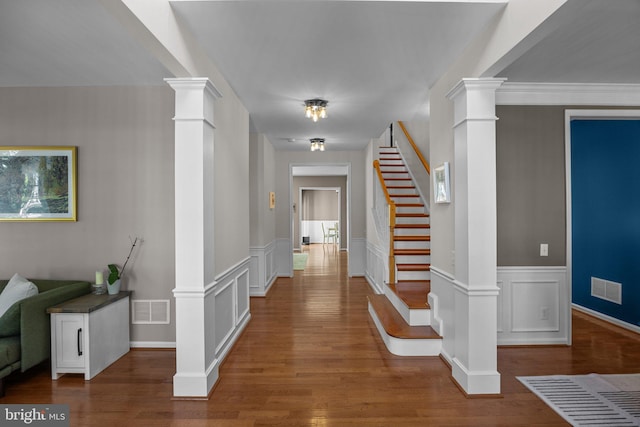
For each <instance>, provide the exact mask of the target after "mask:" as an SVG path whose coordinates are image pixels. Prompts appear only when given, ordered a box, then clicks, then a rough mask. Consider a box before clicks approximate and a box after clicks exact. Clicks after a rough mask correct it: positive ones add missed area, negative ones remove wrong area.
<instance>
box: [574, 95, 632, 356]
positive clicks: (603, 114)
mask: <svg viewBox="0 0 640 427" xmlns="http://www.w3.org/2000/svg"><path fill="white" fill-rule="evenodd" d="M635 91H636V92H640V85H638V86H636V88H635ZM636 105H640V102H637V103H636ZM594 118H598V119H603V120H607V119H616V118H621V119H640V110H596V109H593V110H565V113H564V147H565V154H564V158H565V194H566V196H565V197H566V199H565V202H566V207H565V210H566V213H567V216H566V223H567V230H566V233H567V236H566V245H567V248H566V254H567V283H568V288H569V302H568V304H572V303H573V298H572V297H571V288H572V286H573V278H572V276H571V274H572V268H573V247H572V246H571V242H572V239H573V221H572V208H573V197H572V194H571V120H572V119H594ZM569 307H570V305H568V308H567V311H568V312H570V311H571V310H570V309H569ZM569 330H571V315H570V314H569ZM570 343H571V340H569V344H570Z"/></svg>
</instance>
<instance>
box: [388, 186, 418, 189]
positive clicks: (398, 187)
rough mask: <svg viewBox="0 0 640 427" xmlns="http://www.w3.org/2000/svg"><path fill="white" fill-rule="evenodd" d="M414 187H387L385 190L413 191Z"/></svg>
mask: <svg viewBox="0 0 640 427" xmlns="http://www.w3.org/2000/svg"><path fill="white" fill-rule="evenodd" d="M415 189H416V187H415V186H414V185H387V190H415Z"/></svg>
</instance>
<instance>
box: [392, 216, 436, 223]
mask: <svg viewBox="0 0 640 427" xmlns="http://www.w3.org/2000/svg"><path fill="white" fill-rule="evenodd" d="M396 224H429V218H428V217H424V216H421V217H414V216H406V217H405V216H396Z"/></svg>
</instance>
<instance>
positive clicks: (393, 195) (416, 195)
mask: <svg viewBox="0 0 640 427" xmlns="http://www.w3.org/2000/svg"><path fill="white" fill-rule="evenodd" d="M387 189H389V187H387ZM389 197H420V195H418V194H389Z"/></svg>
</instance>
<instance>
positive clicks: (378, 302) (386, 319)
mask: <svg viewBox="0 0 640 427" xmlns="http://www.w3.org/2000/svg"><path fill="white" fill-rule="evenodd" d="M367 298H368V299H369V303H370V304H371V306H372V307H373V310H374V311H375V312H376V315H377V316H378V319H379V320H380V323H381V324H382V327H383V328H384V330H385V331H386V332H387V334H388V335H390V336H392V337H395V338H400V339H442V337H441V336H440V335H438V334H437V333H436V331H434V330H433V328H432V327H431V326H409V325H408V324H407V322H405V321H404V319H403V318H402V316H401V315H400V313H398V311H397V310H396V309H395V307H394V306H393V304H391V302H389V300H388V299H387V297H386V296H384V295H369V296H367Z"/></svg>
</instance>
